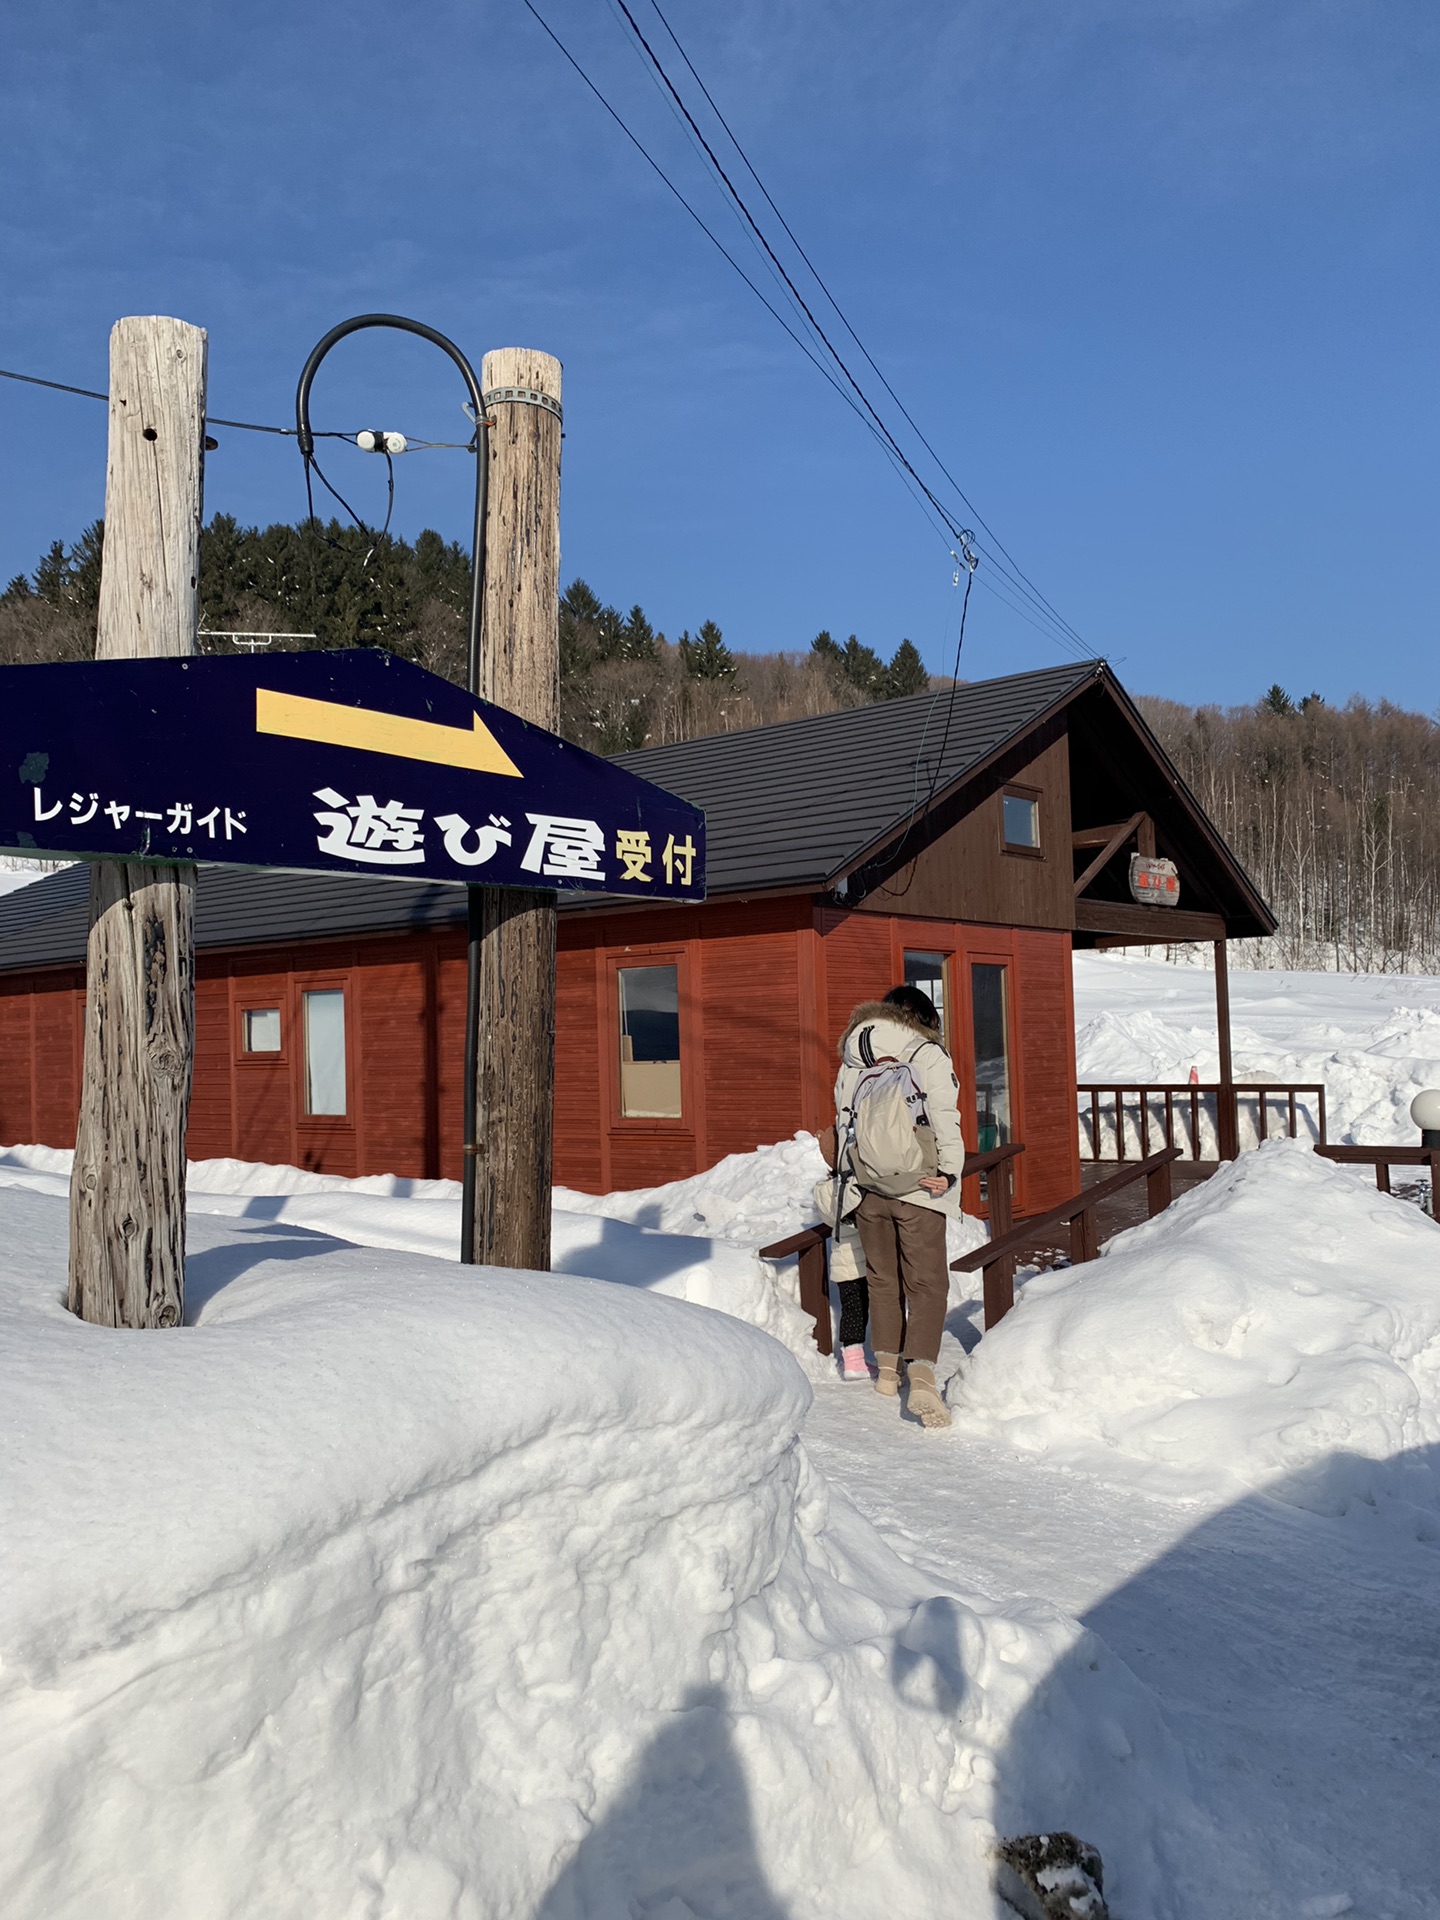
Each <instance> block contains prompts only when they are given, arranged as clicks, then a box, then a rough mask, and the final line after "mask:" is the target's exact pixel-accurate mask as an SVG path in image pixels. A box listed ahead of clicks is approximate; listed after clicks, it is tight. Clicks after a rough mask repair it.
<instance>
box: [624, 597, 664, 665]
mask: <svg viewBox="0 0 1440 1920" xmlns="http://www.w3.org/2000/svg"><path fill="white" fill-rule="evenodd" d="M655 653H656V649H655V629H654V628H653V627H652V626H651V624H650V622H649V621H648V620H647V619H646V618H645V610H644V608H643V607H641V606H640V605H639V604H638V603H637V604H636V605H635V606H633V607H631V609H630V611H629V613H628V614H627V615H626V616H625V640H624V646H623V648H622V654H623V657H624V658H625V659H626V660H653V659H654V658H655Z"/></svg>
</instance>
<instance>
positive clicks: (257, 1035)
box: [240, 1007, 280, 1053]
mask: <svg viewBox="0 0 1440 1920" xmlns="http://www.w3.org/2000/svg"><path fill="white" fill-rule="evenodd" d="M240 1028H241V1036H242V1042H243V1045H244V1048H245V1051H246V1053H279V1051H280V1009H279V1008H278V1007H246V1008H245V1010H244V1012H243V1013H242V1014H241V1015H240Z"/></svg>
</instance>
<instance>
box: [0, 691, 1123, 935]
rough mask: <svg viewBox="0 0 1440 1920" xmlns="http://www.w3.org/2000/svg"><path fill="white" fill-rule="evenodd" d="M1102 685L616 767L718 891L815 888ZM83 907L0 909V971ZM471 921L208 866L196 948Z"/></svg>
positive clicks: (435, 897)
mask: <svg viewBox="0 0 1440 1920" xmlns="http://www.w3.org/2000/svg"><path fill="white" fill-rule="evenodd" d="M1103 674H1104V669H1103V667H1101V666H1100V664H1099V663H1098V662H1094V661H1089V662H1081V663H1079V664H1072V665H1068V666H1063V667H1052V668H1047V669H1045V670H1043V671H1041V672H1038V673H1016V674H1010V675H1007V676H1006V677H1005V678H1004V679H1001V680H985V681H979V682H976V683H975V684H973V685H970V686H960V687H957V688H956V689H955V692H954V697H953V699H952V697H951V693H950V690H949V689H948V688H947V689H946V690H945V691H944V692H941V693H922V694H916V695H914V696H913V697H911V698H909V699H905V700H889V701H882V702H880V703H879V704H878V705H875V706H867V707H855V708H851V709H848V710H847V711H845V712H843V713H826V714H819V715H817V716H815V717H814V718H813V719H809V720H791V721H787V722H785V723H783V724H782V725H779V726H771V727H752V728H749V729H747V730H746V731H744V732H740V733H721V734H713V735H710V736H707V737H706V738H704V739H700V740H685V741H681V742H679V743H677V744H676V745H674V746H668V747H648V748H645V749H643V750H642V751H641V752H639V753H629V754H624V755H622V756H620V764H621V765H623V766H625V767H628V768H629V769H630V770H631V771H632V772H634V773H638V774H640V775H642V776H643V778H645V779H646V780H653V781H654V782H655V783H656V785H657V786H661V787H665V788H668V789H669V791H671V792H672V793H677V794H679V795H680V796H681V797H682V798H683V799H686V800H689V801H690V802H691V803H692V804H693V805H695V806H699V807H703V808H704V810H705V816H706V817H705V839H706V885H707V890H708V891H709V892H710V893H734V892H741V891H747V890H753V891H756V892H761V891H765V890H768V889H772V888H778V889H783V888H787V887H794V888H797V889H798V888H804V887H817V888H818V887H820V886H821V885H823V884H824V883H825V882H827V881H828V880H830V879H831V877H832V876H834V875H836V874H838V873H840V872H842V871H844V870H845V869H846V867H847V865H853V864H854V863H855V861H856V860H857V859H858V857H859V856H860V855H861V854H862V853H864V852H865V851H866V850H867V849H869V848H870V847H872V846H873V845H875V843H876V842H877V841H881V840H883V839H884V838H885V837H886V835H887V834H890V833H892V832H895V831H898V830H899V829H900V828H901V827H902V826H903V825H904V824H905V822H906V821H907V820H908V819H909V817H910V815H911V814H912V812H913V811H914V809H915V808H917V807H921V808H923V807H924V805H925V803H926V801H927V799H928V797H929V796H930V795H931V794H932V793H933V794H935V795H936V796H939V795H942V794H944V793H945V791H946V789H947V788H949V787H952V786H953V785H954V784H955V782H956V781H957V780H958V779H960V778H961V776H963V775H964V774H965V773H967V772H968V771H969V770H970V769H971V768H974V767H978V766H979V765H980V764H981V763H982V762H984V761H986V760H988V759H990V758H991V757H992V755H994V754H995V753H996V752H997V751H998V750H999V749H1000V748H1002V747H1004V746H1005V745H1006V743H1007V742H1009V741H1011V740H1013V739H1016V738H1018V737H1019V736H1021V735H1023V734H1024V733H1026V732H1027V731H1028V730H1029V729H1030V728H1031V727H1033V726H1034V725H1035V723H1036V722H1037V721H1038V720H1039V719H1040V718H1041V717H1042V716H1043V715H1044V714H1046V713H1047V712H1049V711H1051V710H1052V709H1053V708H1055V707H1057V706H1059V705H1062V704H1064V703H1065V702H1066V701H1068V700H1069V699H1071V698H1073V696H1074V695H1075V694H1076V693H1077V692H1078V691H1080V689H1082V688H1083V687H1085V686H1087V685H1089V684H1091V683H1092V682H1094V681H1095V680H1097V679H1098V678H1100V677H1101V676H1102V675H1103ZM942 749H943V752H942ZM88 900H89V889H88V880H87V872H86V869H85V868H84V867H79V866H77V867H69V868H66V869H64V870H62V871H61V872H59V873H56V874H53V875H51V876H50V877H49V878H48V879H45V880H40V881H36V882H34V883H33V884H32V885H30V886H28V887H22V888H20V889H19V890H18V891H16V892H15V893H13V894H9V895H6V896H3V897H0V972H4V971H10V970H13V969H18V968H23V967H37V966H53V965H59V964H65V963H74V962H77V961H79V960H81V959H82V958H83V957H84V953H85V939H86V930H87V926H88V922H89V907H88ZM573 904H574V905H576V906H583V905H586V904H591V905H597V904H602V903H601V902H597V901H594V900H593V899H592V900H590V901H589V902H588V903H587V901H586V900H584V899H583V898H582V899H577V900H576V901H575V902H574V903H573ZM604 904H608V902H607V903H604ZM617 904H618V903H617ZM464 917H465V889H464V888H463V887H460V886H446V885H443V884H429V883H425V882H417V881H409V880H392V879H382V880H372V879H369V878H367V877H364V876H360V875H355V874H347V873H337V874H334V875H330V874H314V873H306V874H296V873H280V872H273V871H262V870H260V869H257V868H253V867H203V868H202V869H201V880H200V886H199V888H198V890H197V894H196V908H195V937H196V944H197V945H198V946H201V947H240V946H255V945H260V944H273V943H277V942H282V941H286V940H313V939H323V938H326V937H334V936H343V935H345V934H352V933H372V932H400V931H404V930H406V929H409V928H420V927H433V926H440V925H447V924H453V923H455V922H456V921H461V920H463V919H464Z"/></svg>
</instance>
